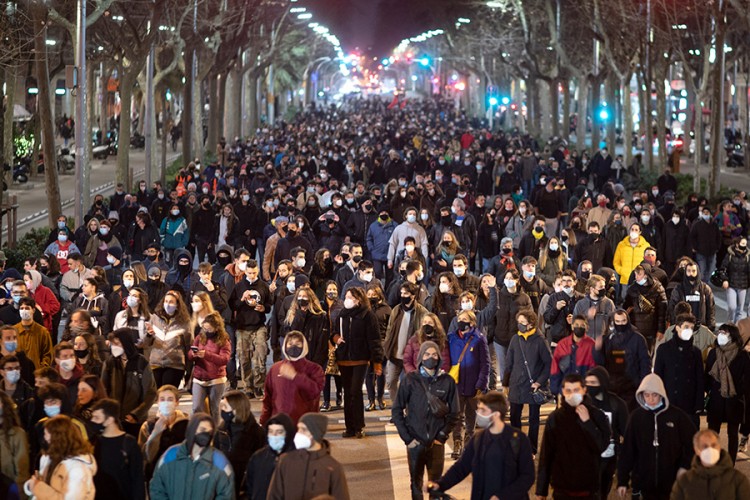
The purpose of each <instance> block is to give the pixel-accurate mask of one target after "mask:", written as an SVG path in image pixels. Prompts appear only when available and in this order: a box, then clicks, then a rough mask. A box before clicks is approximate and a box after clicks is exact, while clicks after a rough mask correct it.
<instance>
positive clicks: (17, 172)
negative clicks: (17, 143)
mask: <svg viewBox="0 0 750 500" xmlns="http://www.w3.org/2000/svg"><path fill="white" fill-rule="evenodd" d="M29 163H31V158H30V157H28V156H24V157H22V158H19V159H18V161H16V162H15V164H14V165H13V182H18V183H19V184H24V183H26V182H28V181H29V173H30V172H29ZM3 169H4V170H5V171H6V172H7V171H8V170H10V169H11V167H10V165H8V164H7V163H6V164H5V165H3Z"/></svg>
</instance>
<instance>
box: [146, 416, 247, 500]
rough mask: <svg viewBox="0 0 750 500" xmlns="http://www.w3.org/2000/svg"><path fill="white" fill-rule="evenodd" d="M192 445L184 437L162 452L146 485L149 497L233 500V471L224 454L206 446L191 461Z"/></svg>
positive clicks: (182, 499) (159, 498)
mask: <svg viewBox="0 0 750 500" xmlns="http://www.w3.org/2000/svg"><path fill="white" fill-rule="evenodd" d="M192 423H193V422H192V421H191V424H192ZM188 435H192V433H191V434H188ZM191 448H192V446H191V439H186V440H185V442H184V443H181V444H177V445H174V446H172V447H171V448H169V449H168V450H167V451H165V452H164V454H163V455H162V457H161V458H160V459H159V463H157V465H156V470H155V471H154V477H153V479H151V484H150V486H149V491H150V493H151V499H152V500H161V499H178V498H179V499H181V500H201V499H205V498H210V499H212V500H234V498H235V494H234V471H233V470H232V466H231V465H230V463H229V460H228V459H227V457H226V456H224V454H223V453H222V452H220V451H219V450H217V449H214V448H213V447H211V446H206V447H205V448H204V449H203V450H202V451H201V453H200V456H199V457H198V459H197V460H194V459H193V457H192V455H191Z"/></svg>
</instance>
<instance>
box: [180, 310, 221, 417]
mask: <svg viewBox="0 0 750 500" xmlns="http://www.w3.org/2000/svg"><path fill="white" fill-rule="evenodd" d="M231 353H232V344H231V342H230V341H229V335H228V334H227V331H226V330H225V329H224V320H223V319H221V315H220V314H219V313H217V312H213V313H211V314H209V315H208V316H206V317H205V318H204V319H203V323H202V328H201V331H200V333H199V334H198V335H197V336H196V337H195V340H194V341H193V345H192V346H191V347H190V351H189V352H188V359H189V360H191V361H192V362H193V363H194V365H193V391H192V392H193V414H195V413H197V412H202V411H204V405H205V400H206V397H208V407H209V409H210V410H211V418H213V419H214V422H216V423H217V424H218V423H219V422H220V418H219V417H220V414H219V402H220V401H221V398H222V397H223V396H224V386H225V385H226V383H227V363H228V362H229V356H230V355H231Z"/></svg>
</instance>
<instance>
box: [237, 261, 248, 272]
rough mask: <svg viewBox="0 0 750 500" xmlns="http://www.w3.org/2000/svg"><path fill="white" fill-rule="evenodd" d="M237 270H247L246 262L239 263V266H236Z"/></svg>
mask: <svg viewBox="0 0 750 500" xmlns="http://www.w3.org/2000/svg"><path fill="white" fill-rule="evenodd" d="M237 269H239V270H240V271H242V272H245V270H246V269H247V262H240V263H239V264H237Z"/></svg>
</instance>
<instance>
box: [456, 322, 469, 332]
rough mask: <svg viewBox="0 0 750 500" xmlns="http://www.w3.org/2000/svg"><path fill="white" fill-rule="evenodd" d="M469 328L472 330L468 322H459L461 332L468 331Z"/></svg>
mask: <svg viewBox="0 0 750 500" xmlns="http://www.w3.org/2000/svg"><path fill="white" fill-rule="evenodd" d="M469 328H471V324H470V323H469V322H468V321H459V322H458V331H459V332H465V331H468V330H469Z"/></svg>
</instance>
